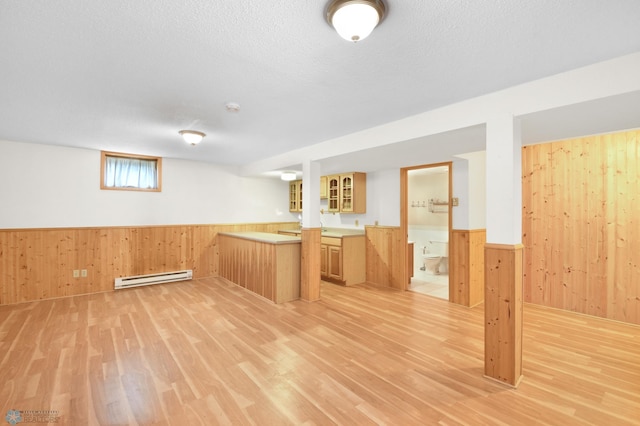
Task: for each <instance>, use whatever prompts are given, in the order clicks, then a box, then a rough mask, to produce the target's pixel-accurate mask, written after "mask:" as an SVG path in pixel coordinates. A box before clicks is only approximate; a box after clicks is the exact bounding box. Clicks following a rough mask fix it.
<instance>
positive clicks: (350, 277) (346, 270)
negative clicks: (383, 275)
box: [320, 235, 366, 285]
mask: <svg viewBox="0 0 640 426" xmlns="http://www.w3.org/2000/svg"><path fill="white" fill-rule="evenodd" d="M365 268H366V263H365V238H364V235H356V236H345V237H342V238H338V237H322V239H321V245H320V274H321V275H322V279H324V280H327V281H331V282H335V283H338V284H342V285H354V284H359V283H362V282H364V281H366V270H365Z"/></svg>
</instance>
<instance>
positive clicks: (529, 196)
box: [522, 130, 640, 324]
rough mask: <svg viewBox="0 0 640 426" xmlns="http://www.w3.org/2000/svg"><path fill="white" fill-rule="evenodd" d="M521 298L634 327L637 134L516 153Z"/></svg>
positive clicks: (637, 318) (639, 278)
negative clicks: (521, 250) (519, 161)
mask: <svg viewBox="0 0 640 426" xmlns="http://www.w3.org/2000/svg"><path fill="white" fill-rule="evenodd" d="M522 176H523V188H522V202H523V214H522V216H523V217H522V222H523V226H522V228H523V239H522V242H523V244H524V247H525V252H524V258H525V263H524V300H525V302H531V303H536V304H540V305H544V306H549V307H553V308H558V309H566V310H570V311H575V312H580V313H583V314H589V315H596V316H599V317H603V318H609V319H614V320H618V321H624V322H629V323H633V324H640V227H639V226H638V220H639V219H638V218H640V196H639V194H640V130H634V131H627V132H620V133H615V134H606V135H598V136H590V137H585V138H579V139H572V140H566V141H560V142H552V143H546V144H540V145H531V146H526V147H524V148H523V150H522Z"/></svg>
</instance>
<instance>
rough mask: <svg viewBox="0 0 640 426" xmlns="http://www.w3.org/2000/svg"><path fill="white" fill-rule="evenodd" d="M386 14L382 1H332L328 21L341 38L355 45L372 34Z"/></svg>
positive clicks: (328, 9)
mask: <svg viewBox="0 0 640 426" xmlns="http://www.w3.org/2000/svg"><path fill="white" fill-rule="evenodd" d="M385 12H386V7H385V5H384V3H383V2H382V0H331V3H329V7H328V8H327V21H329V24H331V25H332V26H333V28H335V29H336V31H337V32H338V34H340V37H342V38H343V39H345V40H347V41H352V42H354V43H355V42H357V41H360V40H364V39H365V38H366V37H367V36H368V35H369V34H371V32H372V31H373V29H374V28H375V27H376V26H377V25H378V24H379V23H380V21H382V19H383V18H384V14H385Z"/></svg>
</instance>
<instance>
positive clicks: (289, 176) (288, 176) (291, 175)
mask: <svg viewBox="0 0 640 426" xmlns="http://www.w3.org/2000/svg"><path fill="white" fill-rule="evenodd" d="M296 177H297V175H296V172H282V173H281V174H280V179H282V180H286V181H292V180H296Z"/></svg>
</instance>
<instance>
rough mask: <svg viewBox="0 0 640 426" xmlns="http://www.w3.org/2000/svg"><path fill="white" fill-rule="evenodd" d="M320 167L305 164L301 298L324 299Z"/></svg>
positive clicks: (314, 164) (309, 299) (303, 175)
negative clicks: (321, 277)
mask: <svg viewBox="0 0 640 426" xmlns="http://www.w3.org/2000/svg"><path fill="white" fill-rule="evenodd" d="M321 231H322V229H321V227H320V164H319V163H317V162H313V161H311V160H306V161H304V162H303V163H302V233H301V234H300V237H301V239H302V254H301V256H302V259H301V262H300V268H301V271H300V272H301V274H300V278H301V282H300V298H301V299H302V300H306V301H307V302H313V301H316V300H319V299H320V235H321Z"/></svg>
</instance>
